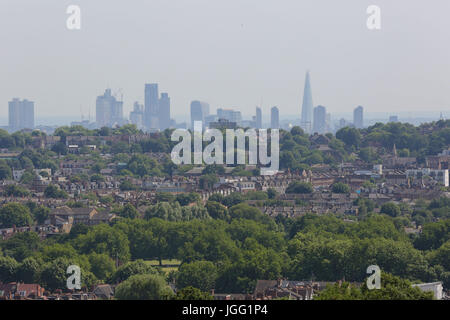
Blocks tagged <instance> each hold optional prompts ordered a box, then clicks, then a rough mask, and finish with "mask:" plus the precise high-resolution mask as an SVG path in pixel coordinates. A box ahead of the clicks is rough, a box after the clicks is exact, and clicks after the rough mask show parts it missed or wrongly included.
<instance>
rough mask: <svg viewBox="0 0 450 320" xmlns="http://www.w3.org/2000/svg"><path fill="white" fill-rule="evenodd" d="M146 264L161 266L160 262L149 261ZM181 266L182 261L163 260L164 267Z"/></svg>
mask: <svg viewBox="0 0 450 320" xmlns="http://www.w3.org/2000/svg"><path fill="white" fill-rule="evenodd" d="M146 263H148V264H149V265H151V266H159V261H158V260H147V261H146ZM180 264H181V261H180V260H176V259H168V260H166V259H163V260H162V265H163V266H165V265H173V266H175V265H180Z"/></svg>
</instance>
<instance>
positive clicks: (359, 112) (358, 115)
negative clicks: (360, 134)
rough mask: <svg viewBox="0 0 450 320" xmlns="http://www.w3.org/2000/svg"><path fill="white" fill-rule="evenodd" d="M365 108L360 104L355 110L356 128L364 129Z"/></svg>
mask: <svg viewBox="0 0 450 320" xmlns="http://www.w3.org/2000/svg"><path fill="white" fill-rule="evenodd" d="M363 113H364V108H363V107H361V106H358V107H357V108H355V110H353V125H354V126H355V128H356V129H362V128H363V126H364V118H363Z"/></svg>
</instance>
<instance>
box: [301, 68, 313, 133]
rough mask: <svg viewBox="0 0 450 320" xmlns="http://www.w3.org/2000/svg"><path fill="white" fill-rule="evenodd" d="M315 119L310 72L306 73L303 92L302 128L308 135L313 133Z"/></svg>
mask: <svg viewBox="0 0 450 320" xmlns="http://www.w3.org/2000/svg"><path fill="white" fill-rule="evenodd" d="M312 117H313V100H312V93H311V83H310V78H309V71H308V72H306V79H305V89H304V91H303V104H302V118H301V124H300V126H301V127H302V129H303V130H304V131H305V132H306V133H311V129H312Z"/></svg>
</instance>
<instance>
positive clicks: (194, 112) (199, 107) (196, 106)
mask: <svg viewBox="0 0 450 320" xmlns="http://www.w3.org/2000/svg"><path fill="white" fill-rule="evenodd" d="M207 116H209V104H207V103H206V102H201V101H192V102H191V128H194V121H202V122H203V126H205V125H206V124H205V118H206V117H207Z"/></svg>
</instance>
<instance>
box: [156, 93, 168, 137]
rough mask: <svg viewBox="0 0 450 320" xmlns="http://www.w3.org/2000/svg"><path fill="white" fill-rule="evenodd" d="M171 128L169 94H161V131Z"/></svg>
mask: <svg viewBox="0 0 450 320" xmlns="http://www.w3.org/2000/svg"><path fill="white" fill-rule="evenodd" d="M167 128H170V98H169V94H167V93H161V98H160V99H159V129H161V130H165V129H167Z"/></svg>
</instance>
